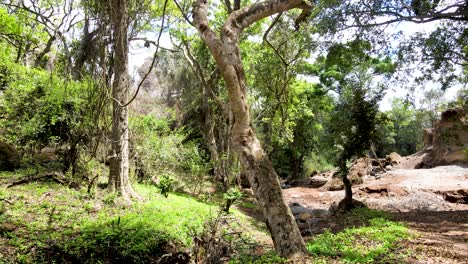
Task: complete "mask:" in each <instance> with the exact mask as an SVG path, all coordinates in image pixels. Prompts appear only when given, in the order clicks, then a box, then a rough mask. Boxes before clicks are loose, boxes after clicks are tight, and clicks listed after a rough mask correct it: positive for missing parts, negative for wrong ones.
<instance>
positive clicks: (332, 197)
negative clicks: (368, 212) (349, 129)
mask: <svg viewBox="0 0 468 264" xmlns="http://www.w3.org/2000/svg"><path fill="white" fill-rule="evenodd" d="M413 163H414V162H412V161H411V160H406V162H402V164H401V165H400V166H399V167H396V168H395V169H393V170H390V171H388V172H386V173H385V174H382V175H379V176H378V177H368V178H366V179H365V180H364V183H363V184H360V185H357V186H354V187H353V192H354V196H353V197H354V198H355V199H357V200H360V201H363V202H364V203H365V204H366V205H367V206H368V207H369V208H371V209H375V210H382V211H385V212H388V213H389V214H390V215H391V218H392V219H393V220H395V221H401V222H403V223H405V224H406V225H407V226H408V227H409V228H410V230H411V231H412V232H413V233H414V234H415V236H414V237H413V238H411V239H408V240H406V241H405V242H404V245H402V249H405V250H408V249H410V250H411V252H412V253H411V254H408V256H407V258H406V260H405V262H407V263H468V204H467V203H468V168H467V167H462V166H440V167H435V168H432V169H411V168H408V167H411V166H412V165H413ZM283 193H284V197H285V200H286V202H287V203H288V204H289V205H290V207H291V209H292V211H293V214H295V215H296V219H297V220H298V224H299V227H300V229H301V231H302V233H303V234H304V235H305V236H306V237H311V236H314V235H316V234H321V233H323V232H324V230H331V231H332V232H338V231H340V230H343V229H345V228H349V227H352V226H355V225H359V223H357V222H358V221H357V222H353V221H355V220H353V219H351V220H350V218H349V215H342V214H334V215H330V214H329V211H328V209H329V208H330V206H331V205H332V204H334V203H335V204H336V203H338V202H339V201H340V200H341V199H342V198H343V197H344V191H328V190H327V188H326V186H323V187H321V188H310V187H306V186H295V187H292V188H288V189H284V190H283Z"/></svg>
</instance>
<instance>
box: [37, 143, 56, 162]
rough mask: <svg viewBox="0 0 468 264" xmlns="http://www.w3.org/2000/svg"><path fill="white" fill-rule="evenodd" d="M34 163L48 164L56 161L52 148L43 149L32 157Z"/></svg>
mask: <svg viewBox="0 0 468 264" xmlns="http://www.w3.org/2000/svg"><path fill="white" fill-rule="evenodd" d="M33 159H34V161H35V162H37V163H49V162H54V161H57V160H58V157H57V153H56V151H55V149H54V148H52V147H44V148H42V149H41V152H40V153H38V154H36V155H34V157H33Z"/></svg>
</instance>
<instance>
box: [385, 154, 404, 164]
mask: <svg viewBox="0 0 468 264" xmlns="http://www.w3.org/2000/svg"><path fill="white" fill-rule="evenodd" d="M385 159H386V161H387V162H388V163H389V164H391V165H395V164H398V163H400V160H401V156H400V155H399V154H398V153H396V152H392V153H390V154H388V155H387V156H386V157H385Z"/></svg>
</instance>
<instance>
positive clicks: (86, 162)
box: [0, 0, 468, 263]
mask: <svg viewBox="0 0 468 264" xmlns="http://www.w3.org/2000/svg"><path fill="white" fill-rule="evenodd" d="M252 2H254V1H240V0H239V1H237V0H234V1H224V3H221V2H219V3H218V2H216V3H215V2H213V3H211V2H210V1H149V0H148V1H147V0H142V1H126V0H109V1H68V0H58V1H51V0H32V1H15V0H3V1H2V2H1V4H0V141H1V142H0V143H2V144H7V145H8V146H12V147H13V148H14V149H16V150H17V151H18V153H19V155H20V156H21V166H20V168H17V170H16V171H13V172H4V173H2V174H1V176H0V177H1V178H0V180H1V184H3V185H4V186H5V187H0V199H1V201H2V204H1V205H0V243H5V245H7V246H5V247H4V248H1V249H0V263H3V262H2V261H5V263H10V262H11V263H17V262H19V263H36V262H43V263H46V262H56V263H62V262H72V263H100V262H106V263H107V262H109V261H110V262H113V263H122V262H125V263H151V262H152V261H154V260H155V259H164V258H168V256H165V254H167V253H173V255H174V258H175V257H181V258H183V257H184V254H187V256H188V255H189V253H187V252H188V251H187V250H189V249H191V250H192V251H191V253H190V254H192V257H193V258H194V259H195V260H200V261H205V262H207V263H216V261H219V259H220V258H222V257H226V256H228V257H229V258H231V261H232V262H233V263H268V262H279V263H281V262H285V261H286V259H285V258H284V257H294V256H296V257H297V255H298V254H299V255H301V254H302V256H305V255H308V256H309V257H310V256H313V257H311V258H312V260H311V261H318V262H320V261H323V262H325V263H326V262H327V261H331V260H334V259H337V258H340V260H342V261H344V262H374V261H381V262H386V261H387V262H388V261H398V260H399V259H400V258H403V257H404V256H403V255H404V254H403V253H402V252H401V250H400V249H399V248H398V245H397V244H398V242H400V241H402V240H404V239H407V238H409V237H410V236H411V235H410V234H409V231H408V230H407V228H406V227H405V226H404V225H403V224H401V223H398V222H393V221H391V220H390V219H389V217H388V216H386V215H384V214H381V213H379V212H377V213H376V212H373V211H369V210H366V209H357V211H353V213H352V214H353V217H364V218H365V219H360V222H362V223H363V224H364V226H363V227H361V226H359V227H350V228H349V229H346V230H344V231H342V232H340V233H337V234H332V233H330V232H325V233H324V234H322V235H319V236H317V237H315V238H313V240H312V241H310V242H308V243H304V241H303V239H302V237H301V236H300V233H298V230H297V227H296V226H295V222H294V219H292V222H291V219H290V218H288V217H289V216H290V217H292V215H291V213H290V211H289V208H288V207H287V206H285V205H284V201H283V200H282V198H281V190H280V186H279V182H278V178H279V179H288V180H293V179H300V178H307V177H310V176H311V175H312V174H316V173H317V172H319V171H325V170H330V169H333V168H338V170H339V172H340V175H342V177H343V180H344V182H345V186H346V184H348V187H349V188H347V194H348V191H350V185H349V184H350V183H349V182H348V183H347V182H346V181H347V177H346V176H347V173H348V169H349V165H350V162H351V161H352V160H353V159H356V158H359V157H362V156H364V155H373V153H376V155H377V156H379V157H385V156H386V155H388V154H389V153H391V152H397V153H399V154H401V155H402V156H406V155H410V154H413V153H415V152H417V151H419V150H421V149H422V148H423V147H424V146H423V130H424V129H425V128H430V127H433V126H434V125H435V123H436V121H437V118H438V116H439V112H440V111H441V110H442V109H445V108H447V107H466V105H467V104H468V91H467V88H466V82H467V70H468V68H467V64H466V58H467V56H468V48H467V47H468V46H467V44H468V38H467V29H466V21H467V20H468V18H467V15H466V14H467V5H466V3H463V1H452V2H453V3H452V2H450V1H412V3H411V5H408V4H405V3H406V2H409V1H389V3H388V5H387V4H385V2H386V1H314V2H313V3H312V2H311V1H275V0H270V1H267V2H258V3H252ZM282 2H288V3H282ZM415 2H418V3H421V4H415ZM439 2H440V3H439ZM446 2H450V5H452V7H451V8H445V6H447V5H448V4H449V3H446ZM207 13H208V14H207ZM272 14H273V15H274V16H271V17H270V15H272ZM358 14H359V15H358ZM260 18H265V19H260ZM233 21H234V22H233ZM433 21H436V22H435V23H434V22H433ZM397 22H398V23H400V22H404V23H408V25H409V23H412V22H416V23H419V24H425V23H429V22H432V23H434V24H432V25H433V27H432V30H431V31H430V32H420V33H414V34H409V33H408V34H407V33H405V32H400V29H397V28H395V29H393V30H390V31H389V30H385V28H384V27H387V26H389V25H390V26H392V25H393V24H394V23H397ZM411 25H412V24H411ZM138 52H140V53H143V54H147V56H148V58H147V59H146V60H145V62H144V63H142V62H137V63H135V62H134V61H135V60H138V58H139V57H138V58H137V56H136V55H135V54H134V53H138ZM151 56H152V57H151ZM129 58H130V59H129ZM130 62H132V64H130V66H129V63H130ZM132 67H135V68H134V69H132ZM415 68H417V69H418V70H415ZM395 86H400V88H402V89H405V90H404V91H405V92H404V94H402V96H400V97H395V98H394V99H393V101H392V103H391V108H390V109H389V110H385V111H382V110H380V109H379V104H381V103H382V100H383V98H384V96H385V94H388V93H394V91H392V89H393V88H395ZM426 87H431V89H424V88H426ZM453 88H456V89H458V94H457V97H456V98H455V99H454V100H451V101H446V100H444V99H443V93H444V91H445V90H447V89H453ZM420 91H423V93H422V95H418V94H419V92H420ZM2 162H3V161H2ZM0 165H2V164H0ZM2 166H3V165H2ZM39 176H40V177H39ZM43 180H45V181H43ZM21 181H23V182H21ZM25 182H26V183H27V184H24V183H25ZM245 185H250V186H251V187H252V189H253V192H254V195H256V197H257V200H254V199H253V198H252V197H249V196H248V195H247V194H244V193H243V192H242V191H241V189H242V187H243V186H244V187H245ZM348 189H349V190H348ZM262 194H263V195H265V196H267V197H263V198H262ZM350 195H351V194H350ZM268 196H269V197H268ZM47 197H49V198H47ZM46 198H47V199H46ZM269 198H271V199H269ZM275 199H278V200H275ZM349 199H351V196H349ZM275 201H276V202H275ZM278 201H279V202H278ZM269 202H270V203H271V204H269ZM235 204H239V206H238V207H239V208H238V209H237V208H234V209H230V208H231V206H233V205H235ZM282 205H284V206H282ZM273 207H274V208H273ZM277 208H279V209H278V210H284V212H286V213H284V214H283V213H281V214H279V215H286V216H287V217H285V218H284V219H283V218H280V217H278V216H274V215H273V213H272V212H274V211H275V210H276V209H277ZM241 209H244V211H245V210H247V211H248V210H253V209H256V210H259V211H261V212H263V214H264V215H263V218H262V219H265V221H266V226H264V225H261V224H259V223H258V221H256V220H254V219H250V218H249V217H247V216H246V215H245V214H244V213H245V212H243V210H241ZM270 210H271V212H270ZM229 212H230V213H229ZM281 212H283V211H281ZM275 221H278V222H277V223H278V224H276V222H275ZM284 223H288V224H284ZM9 225H11V226H12V227H11V228H8V227H9ZM276 226H285V228H284V229H281V228H279V229H278V230H276V229H275V228H276ZM243 227H247V229H248V231H250V234H245V235H244V234H242V235H239V233H240V230H242V228H243ZM17 228H18V229H17ZM288 228H289V229H288ZM16 229H17V230H16ZM15 230H16V231H15ZM288 230H289V231H288ZM376 230H378V231H376ZM268 232H270V234H271V236H272V238H273V241H274V245H275V248H274V250H276V251H271V250H272V249H271V248H270V249H263V248H262V249H261V250H257V248H256V246H255V245H258V244H260V242H259V241H261V240H262V239H265V235H266V234H268ZM278 234H288V236H290V237H289V240H290V243H291V244H298V246H297V247H292V246H290V247H287V246H286V244H285V243H283V242H281V237H284V236H281V235H278ZM294 239H296V240H294ZM294 241H295V242H297V243H295V242H294ZM369 244H372V245H373V247H372V249H368V248H366V247H367V245H369ZM281 245H283V246H281ZM285 248H291V249H288V250H290V251H288V250H286V249H285ZM256 250H257V251H258V252H257V251H256ZM306 250H307V252H306ZM177 254H178V255H177ZM395 254H396V255H395ZM402 254H403V255H402ZM408 254H410V253H408ZM254 255H255V256H254ZM171 256H172V255H171ZM253 256H254V257H253ZM217 258H218V259H217ZM227 260H228V259H227ZM227 260H226V261H227ZM165 261H168V262H167V263H171V261H174V259H166V260H165ZM210 261H212V262H210Z"/></svg>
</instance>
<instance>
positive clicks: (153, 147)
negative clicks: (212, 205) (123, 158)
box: [130, 115, 209, 193]
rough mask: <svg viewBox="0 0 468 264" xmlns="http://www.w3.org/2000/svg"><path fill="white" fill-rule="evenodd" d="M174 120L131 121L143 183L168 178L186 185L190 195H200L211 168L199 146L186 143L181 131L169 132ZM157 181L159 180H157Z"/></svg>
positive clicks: (132, 140) (151, 117)
mask: <svg viewBox="0 0 468 264" xmlns="http://www.w3.org/2000/svg"><path fill="white" fill-rule="evenodd" d="M171 121H172V119H171V117H166V118H156V117H154V116H150V115H146V116H135V117H131V118H130V131H131V133H132V134H131V135H132V137H131V142H132V145H133V148H132V150H133V154H134V157H135V163H136V165H137V170H139V171H140V172H139V174H140V177H139V179H140V181H142V182H161V180H162V177H164V176H165V175H166V176H167V175H173V176H174V180H176V181H178V182H181V183H182V182H183V183H185V186H183V187H185V188H187V189H188V191H190V192H191V193H197V192H199V189H200V187H201V185H202V183H203V180H204V176H205V175H207V174H208V169H209V165H207V164H208V162H206V160H207V158H206V154H205V153H204V152H201V151H200V149H199V148H198V144H197V143H196V142H193V141H188V142H187V141H186V134H185V133H183V132H182V129H176V130H174V131H171V130H170V125H169V124H170V123H171ZM157 179H158V180H157ZM174 184H175V183H171V185H172V186H175V185H174Z"/></svg>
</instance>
